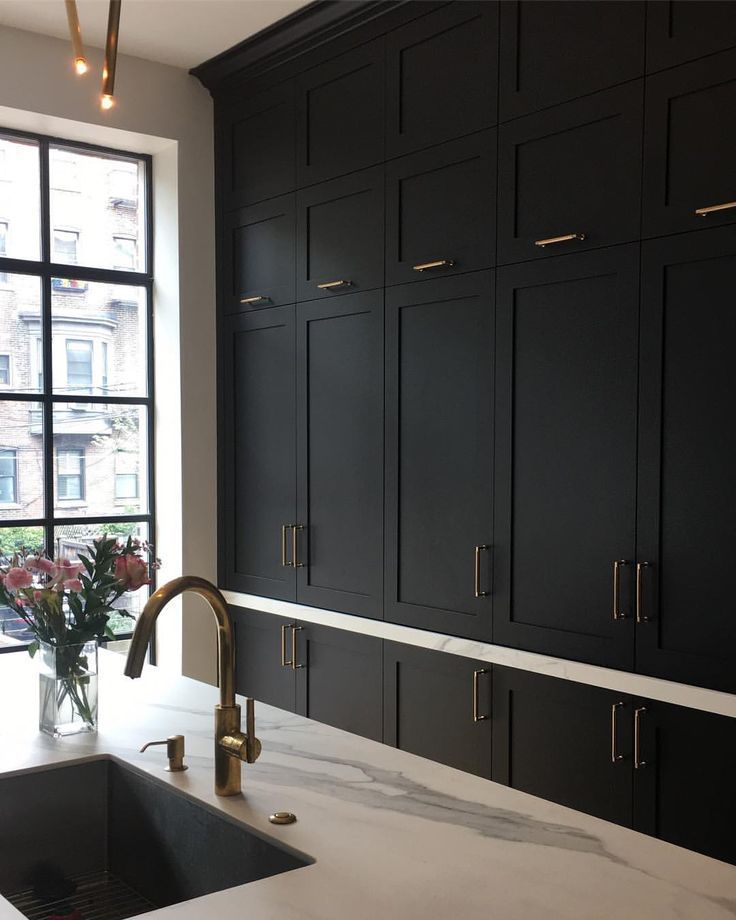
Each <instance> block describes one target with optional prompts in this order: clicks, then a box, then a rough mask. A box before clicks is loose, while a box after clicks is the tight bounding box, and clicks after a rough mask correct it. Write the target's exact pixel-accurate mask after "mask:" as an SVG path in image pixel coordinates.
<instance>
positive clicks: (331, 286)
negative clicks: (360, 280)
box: [317, 279, 353, 291]
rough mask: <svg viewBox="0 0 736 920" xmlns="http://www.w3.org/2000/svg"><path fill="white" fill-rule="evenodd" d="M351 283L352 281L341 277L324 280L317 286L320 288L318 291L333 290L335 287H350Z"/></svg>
mask: <svg viewBox="0 0 736 920" xmlns="http://www.w3.org/2000/svg"><path fill="white" fill-rule="evenodd" d="M352 283H353V282H352V281H345V280H342V279H341V280H339V281H325V282H323V283H322V284H318V285H317V287H318V288H319V289H320V291H333V290H335V288H341V287H350V286H351V285H352Z"/></svg>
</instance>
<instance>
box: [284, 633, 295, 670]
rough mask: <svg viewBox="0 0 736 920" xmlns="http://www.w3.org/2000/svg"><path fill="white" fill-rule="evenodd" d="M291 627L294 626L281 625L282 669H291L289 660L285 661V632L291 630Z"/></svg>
mask: <svg viewBox="0 0 736 920" xmlns="http://www.w3.org/2000/svg"><path fill="white" fill-rule="evenodd" d="M293 625H295V624H292V623H283V624H282V626H281V667H282V668H290V667H291V660H287V658H286V630H287V629H291V627H292V626H293Z"/></svg>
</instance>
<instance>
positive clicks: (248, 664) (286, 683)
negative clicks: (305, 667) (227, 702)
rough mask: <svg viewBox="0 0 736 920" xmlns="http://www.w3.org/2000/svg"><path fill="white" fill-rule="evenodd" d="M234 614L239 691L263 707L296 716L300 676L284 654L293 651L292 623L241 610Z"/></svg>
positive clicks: (275, 617) (235, 611)
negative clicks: (298, 679)
mask: <svg viewBox="0 0 736 920" xmlns="http://www.w3.org/2000/svg"><path fill="white" fill-rule="evenodd" d="M230 610H231V612H232V614H233V620H234V622H235V662H236V673H235V689H236V690H237V692H238V693H241V694H242V695H243V696H251V697H253V698H254V699H256V700H258V701H259V702H261V703H268V704H269V706H278V707H279V709H287V710H289V711H290V712H295V711H296V680H295V677H294V675H295V673H296V672H295V671H294V670H292V668H291V666H290V664H287V663H286V662H287V657H286V654H282V653H284V652H287V649H289V648H290V642H291V632H292V631H291V629H290V628H289V627H290V625H291V623H292V621H291V620H287V619H285V618H284V617H277V616H274V615H273V614H270V613H258V612H257V611H255V610H245V609H243V608H240V607H231V608H230ZM287 654H288V652H287Z"/></svg>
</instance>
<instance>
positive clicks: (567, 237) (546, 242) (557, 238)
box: [534, 233, 585, 249]
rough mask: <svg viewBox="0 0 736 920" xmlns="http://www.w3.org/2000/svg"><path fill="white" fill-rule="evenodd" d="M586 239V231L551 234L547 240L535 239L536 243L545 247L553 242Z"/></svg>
mask: <svg viewBox="0 0 736 920" xmlns="http://www.w3.org/2000/svg"><path fill="white" fill-rule="evenodd" d="M584 239H585V234H584V233H566V234H565V235H564V236H550V237H548V238H547V239H546V240H534V245H535V246H540V247H541V248H542V249H544V247H545V246H549V245H550V244H551V243H569V242H570V241H571V240H584Z"/></svg>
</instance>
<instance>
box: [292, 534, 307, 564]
mask: <svg viewBox="0 0 736 920" xmlns="http://www.w3.org/2000/svg"><path fill="white" fill-rule="evenodd" d="M300 530H304V527H303V525H302V524H292V525H291V564H292V565H293V566H294V568H296V569H303V568H304V563H303V562H299V537H298V532H299V531H300Z"/></svg>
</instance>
